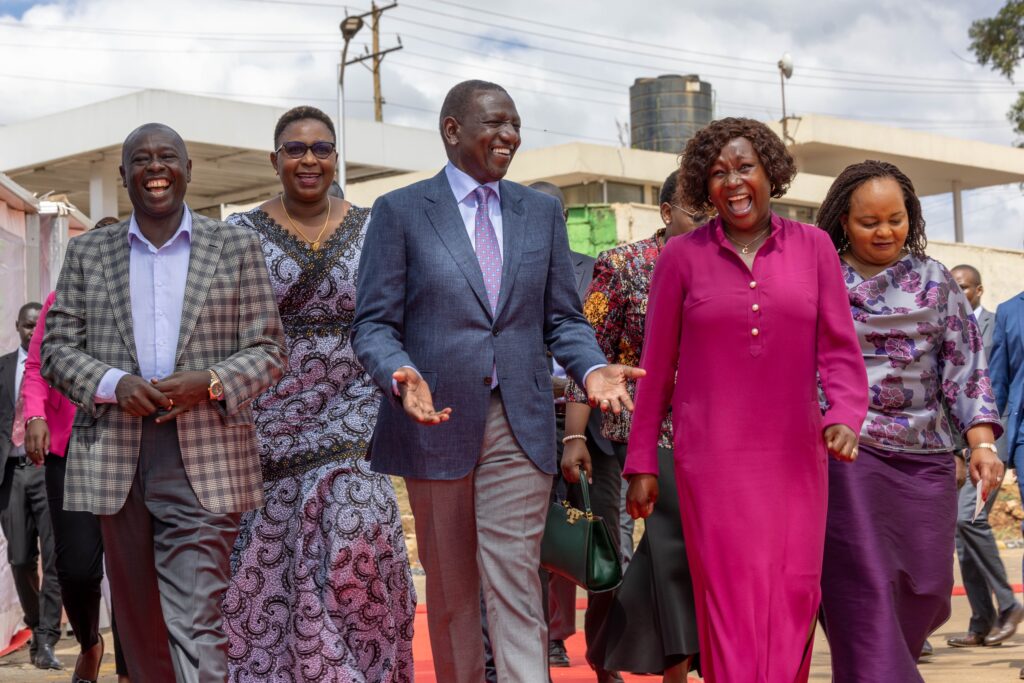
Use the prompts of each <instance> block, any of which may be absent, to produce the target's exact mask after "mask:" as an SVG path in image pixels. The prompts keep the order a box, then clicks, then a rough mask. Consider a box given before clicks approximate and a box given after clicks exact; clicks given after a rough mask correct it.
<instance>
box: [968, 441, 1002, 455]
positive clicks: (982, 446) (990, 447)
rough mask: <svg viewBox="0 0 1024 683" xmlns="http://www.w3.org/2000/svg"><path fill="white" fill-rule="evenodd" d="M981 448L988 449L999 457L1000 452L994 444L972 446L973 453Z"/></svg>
mask: <svg viewBox="0 0 1024 683" xmlns="http://www.w3.org/2000/svg"><path fill="white" fill-rule="evenodd" d="M979 448H987V449H988V450H990V451H992V452H993V453H995V454H996V455H999V450H998V449H997V448H996V445H995V444H994V443H988V442H987V441H986V442H985V443H979V444H978V445H977V446H971V452H972V453H973V452H974V451H976V450H978V449H979Z"/></svg>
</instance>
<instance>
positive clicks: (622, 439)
mask: <svg viewBox="0 0 1024 683" xmlns="http://www.w3.org/2000/svg"><path fill="white" fill-rule="evenodd" d="M678 177H679V172H678V171H674V172H673V173H671V174H670V175H669V176H668V178H666V179H665V183H664V185H662V188H661V197H660V199H661V219H662V222H663V223H664V224H665V227H664V228H661V229H660V230H658V231H657V232H655V233H654V235H652V236H651V237H648V238H647V239H643V240H640V241H638V242H633V243H631V244H623V245H621V246H619V247H616V248H614V249H610V250H608V251H606V252H604V253H602V254H601V255H600V257H599V258H598V259H597V262H596V263H595V264H594V279H593V280H591V281H590V288H589V289H588V290H587V298H586V301H585V302H584V305H583V313H584V314H585V315H586V316H587V320H589V321H590V324H591V325H593V326H594V330H595V332H596V334H597V341H598V343H599V344H600V345H601V349H602V350H603V351H604V353H605V356H607V357H608V362H609V363H623V364H625V365H639V364H640V352H641V349H642V347H643V341H644V321H645V320H646V319H647V294H648V290H650V287H651V276H652V275H653V274H654V264H655V261H657V258H658V255H659V254H660V253H661V250H662V248H663V247H664V246H665V243H666V242H668V240H669V239H671V238H673V237H675V236H677V235H681V234H683V233H687V232H691V231H693V230H695V229H696V228H698V227H700V226H701V225H702V224H704V223H705V222H706V221H707V216H706V215H705V214H702V213H698V214H694V213H693V212H690V211H687V210H686V209H684V208H683V207H682V206H680V204H679V201H678V199H677V198H676V194H677V193H676V187H677V185H678ZM630 385H631V386H630V393H631V394H632V392H633V391H634V388H635V387H634V385H635V382H630ZM565 393H566V398H567V399H568V400H569V401H570V402H569V403H568V404H567V406H566V414H565V433H566V434H583V433H584V427H585V426H586V424H587V419H588V418H589V415H590V406H589V405H587V395H586V392H584V391H583V390H582V389H581V388H580V387H579V386H578V385H577V384H576V383H575V382H573V381H572V380H570V381H569V385H568V387H566V392H565ZM631 415H632V413H630V412H629V411H625V410H624V411H622V412H621V413H620V414H618V415H615V414H614V413H611V412H607V413H605V414H604V415H603V416H602V423H601V432H602V434H603V435H604V437H605V438H607V439H608V440H609V441H610V442H611V443H612V448H613V449H614V451H615V455H616V457H617V458H618V460H619V463H620V465H621V463H623V462H625V460H626V442H627V441H628V440H629V428H630V416H631ZM579 466H583V467H584V469H586V470H587V471H588V472H589V471H590V454H589V451H588V450H587V447H586V446H585V445H584V443H583V441H582V440H581V439H571V440H569V441H567V442H566V444H565V450H564V452H563V454H562V470H563V475H564V476H565V477H566V479H568V480H570V481H576V480H577V475H576V472H577V471H578V470H577V468H578V467H579ZM658 466H659V473H660V475H661V477H662V481H663V482H666V483H665V491H664V494H663V495H662V496H661V498H659V499H658V503H657V505H656V506H655V510H654V514H652V515H651V516H650V517H648V518H647V523H646V526H645V531H644V536H643V538H642V539H640V545H639V546H638V547H637V549H636V553H635V554H634V555H633V558H632V560H631V561H630V563H629V567H628V568H627V570H626V575H625V577H624V578H623V581H622V586H620V587H619V590H618V592H617V594H616V595H615V597H614V601H615V602H614V603H613V605H612V607H611V609H610V610H609V612H608V618H607V619H606V620H605V622H604V623H603V624H602V625H601V628H600V630H599V631H598V633H597V637H596V638H595V639H594V641H593V642H592V643H589V647H588V649H587V659H588V661H590V662H592V663H593V664H594V665H596V666H597V667H599V668H603V669H605V670H606V671H631V672H634V673H651V674H662V681H663V683H685V682H686V680H687V673H688V672H689V671H690V670H691V669H693V668H696V667H697V665H698V663H697V661H696V658H695V657H694V656H695V655H696V653H697V651H698V649H699V648H700V646H699V644H698V642H697V624H696V613H695V609H694V605H693V585H692V582H691V580H690V568H689V566H688V565H687V563H686V545H685V543H684V542H683V530H682V520H681V519H680V516H679V515H680V512H679V499H678V498H677V497H676V495H675V472H674V471H673V459H672V416H671V415H669V416H668V417H666V418H665V419H664V420H663V421H662V425H661V435H660V438H659V440H658ZM652 615H655V616H654V617H653V618H652Z"/></svg>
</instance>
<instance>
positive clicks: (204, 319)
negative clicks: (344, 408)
mask: <svg viewBox="0 0 1024 683" xmlns="http://www.w3.org/2000/svg"><path fill="white" fill-rule="evenodd" d="M127 235H128V222H127V221H123V222H121V223H117V224H115V225H110V226H107V227H105V228H100V229H98V230H92V231H90V232H87V233H86V234H84V235H81V236H80V237H76V238H75V239H73V240H71V243H70V244H69V245H68V251H67V256H66V257H65V259H64V265H63V267H62V268H61V272H60V279H59V280H58V282H57V300H56V302H55V303H54V305H53V307H52V308H51V309H50V313H49V315H48V316H47V318H46V337H45V338H44V340H43V348H42V374H43V376H44V377H45V378H46V379H47V380H48V381H49V382H50V383H51V384H52V385H53V386H55V387H56V388H57V389H58V390H60V391H61V392H63V393H64V394H65V395H66V396H67V397H68V398H69V399H71V400H72V401H73V402H75V404H77V405H78V407H79V409H78V412H77V413H76V415H75V421H74V428H73V430H72V433H71V441H70V443H69V444H68V463H67V478H66V481H65V484H64V507H65V509H67V510H84V511H87V512H92V513H94V514H97V515H110V514H114V513H116V512H117V511H118V510H120V509H121V506H122V505H124V501H125V499H126V498H127V496H128V490H129V489H130V488H131V485H132V478H133V477H134V475H135V468H136V464H137V463H138V458H139V444H140V438H141V433H142V420H141V418H138V417H132V416H131V415H128V414H127V413H125V412H124V411H123V410H121V408H120V407H119V406H118V405H116V404H109V403H101V404H95V403H94V402H93V397H94V396H95V394H96V388H97V387H98V386H99V382H100V379H102V377H103V375H104V374H105V373H106V372H107V370H108V369H110V368H120V369H122V370H125V371H127V372H131V373H135V374H138V373H139V366H138V359H137V356H136V351H135V334H134V331H133V329H132V309H131V297H130V293H129V270H128V263H129V253H130V248H129V244H128V237H127ZM285 360H286V358H285V344H284V331H283V328H282V326H281V319H280V317H279V316H278V312H277V304H276V302H275V300H274V293H273V290H272V289H271V285H270V278H269V276H268V274H267V266H266V262H265V261H264V258H263V252H262V250H261V248H260V243H259V240H258V238H257V237H256V235H255V233H252V232H250V231H247V230H245V229H243V228H239V227H237V226H233V225H228V224H227V223H221V222H218V221H213V220H210V219H208V218H206V217H204V216H200V215H198V214H195V213H193V214H192V250H191V256H190V258H189V268H188V280H187V282H186V286H185V300H184V305H183V307H182V312H181V329H180V331H179V334H178V345H177V359H176V365H175V369H176V370H206V369H208V368H212V369H213V370H215V371H216V372H217V374H218V375H219V376H220V378H221V380H222V381H223V383H224V400H223V401H222V402H218V403H213V402H209V403H208V402H203V403H200V404H199V405H197V406H196V407H195V408H193V409H192V410H190V411H188V412H186V413H183V414H182V415H180V416H179V417H178V419H177V424H178V438H179V440H180V442H181V455H182V460H183V462H184V465H185V471H186V473H187V474H188V478H189V481H190V482H191V483H192V488H193V489H194V490H195V493H196V497H197V498H198V499H199V502H200V503H201V504H202V505H203V507H205V508H206V509H208V510H210V511H211V512H215V513H225V512H241V511H244V510H250V509H253V508H256V507H259V506H260V505H262V504H263V481H262V477H261V475H260V461H259V455H258V451H257V446H256V433H255V429H254V427H253V420H252V408H251V405H250V403H251V401H252V400H253V399H254V398H255V397H257V396H258V395H259V394H260V393H261V392H262V391H263V390H264V389H266V388H267V387H268V386H270V385H271V384H273V383H274V382H275V381H277V379H278V378H279V377H280V376H281V374H282V372H283V368H284V365H285Z"/></svg>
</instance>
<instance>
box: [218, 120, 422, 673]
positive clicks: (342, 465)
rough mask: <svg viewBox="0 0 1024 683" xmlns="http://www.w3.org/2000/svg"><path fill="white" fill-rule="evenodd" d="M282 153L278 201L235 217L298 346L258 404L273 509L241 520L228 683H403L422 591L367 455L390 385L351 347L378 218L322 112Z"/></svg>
mask: <svg viewBox="0 0 1024 683" xmlns="http://www.w3.org/2000/svg"><path fill="white" fill-rule="evenodd" d="M274 147H275V151H274V152H272V153H271V155H270V163H271V165H273V167H274V170H275V172H276V173H277V175H278V176H279V177H280V179H281V190H282V192H281V194H280V195H278V196H277V197H274V198H273V199H270V200H267V201H266V202H264V203H263V204H261V205H260V206H258V207H257V208H255V209H252V210H251V211H247V212H245V213H240V214H233V215H232V216H229V217H228V222H229V223H233V224H236V225H239V226H241V227H242V228H244V229H245V230H246V231H247V232H249V233H251V234H253V235H255V236H256V237H258V238H259V241H260V245H261V246H262V249H263V256H264V259H265V260H266V264H267V269H268V270H269V271H270V283H271V286H272V287H273V289H274V297H275V299H276V301H277V306H278V310H279V312H280V314H281V321H282V323H283V324H284V332H285V343H286V347H287V350H288V365H287V367H286V369H285V374H284V376H283V377H282V378H281V380H280V381H279V382H277V383H276V384H275V385H274V386H272V387H270V388H268V389H267V391H266V392H264V393H263V394H262V395H261V396H259V397H257V398H256V400H255V401H254V402H253V419H254V421H255V423H256V435H257V441H258V444H259V455H260V465H261V467H262V470H263V482H264V483H263V495H264V499H265V501H266V503H265V504H264V506H263V507H262V508H260V509H257V510H253V511H251V512H248V513H246V514H245V515H244V516H243V517H242V526H241V532H240V533H239V535H238V540H237V541H236V542H235V548H234V551H233V552H232V555H231V569H232V571H231V583H230V585H229V586H228V590H227V593H226V594H225V596H224V626H225V629H226V631H227V633H228V637H229V641H230V644H229V648H228V654H229V656H230V659H229V662H228V664H229V668H230V676H229V679H230V680H231V681H233V682H234V683H247V682H250V681H253V682H256V681H262V680H266V676H269V675H271V674H272V673H273V672H281V671H288V672H295V673H298V672H305V673H303V674H302V675H303V676H305V677H310V676H315V677H317V678H320V679H321V680H338V681H366V682H367V683H369V681H374V683H407V682H408V681H412V679H413V660H412V628H413V620H414V618H415V612H416V592H415V589H414V587H413V583H412V574H411V572H410V569H409V559H408V556H407V554H406V548H405V538H404V536H403V535H402V521H401V514H400V512H399V509H398V501H397V500H396V498H395V492H394V489H393V488H392V486H391V480H390V479H388V478H387V477H386V476H384V475H381V474H376V473H374V472H371V471H370V465H369V463H368V462H367V461H366V457H365V456H366V447H367V444H368V443H369V440H370V435H371V434H372V433H373V425H374V422H375V420H376V411H377V403H378V402H379V400H380V392H379V391H378V390H377V387H376V386H375V385H374V384H373V382H372V381H371V380H370V377H369V376H368V375H367V374H366V373H365V372H364V371H363V369H362V367H361V366H360V365H359V363H358V362H357V361H356V358H355V354H354V353H353V352H352V347H351V345H350V344H349V326H350V322H351V319H352V314H353V309H354V307H355V286H356V268H357V266H358V263H359V251H360V248H361V247H362V243H363V237H364V236H365V234H366V223H367V221H368V220H369V214H370V212H369V211H368V210H367V209H364V208H360V207H357V206H352V205H351V204H350V203H348V202H347V201H345V200H344V199H340V198H336V197H335V196H334V195H333V194H331V191H330V187H331V186H332V184H331V179H332V178H333V177H334V174H335V171H336V169H337V164H338V152H337V150H336V149H335V135H334V123H333V122H332V121H331V118H330V117H329V116H327V115H326V114H324V113H323V112H322V111H320V110H319V109H316V108H314V107H295V108H294V109H290V110H289V111H287V112H285V113H284V114H283V115H282V116H281V118H280V119H279V120H278V122H277V125H276V127H275V130H274Z"/></svg>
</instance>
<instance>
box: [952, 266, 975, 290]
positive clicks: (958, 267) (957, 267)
mask: <svg viewBox="0 0 1024 683" xmlns="http://www.w3.org/2000/svg"><path fill="white" fill-rule="evenodd" d="M957 270H966V271H967V272H968V273H970V274H971V275H973V276H974V281H975V282H977V283H978V284H979V285H980V284H981V272H980V271H979V270H978V269H977V268H975V267H974V266H969V265H967V264H966V263H961V264H960V265H959V266H954V267H953V268H950V269H949V272H951V273H952V272H954V271H957Z"/></svg>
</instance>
